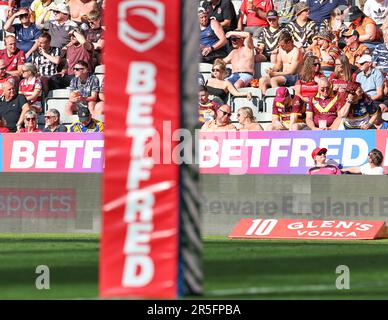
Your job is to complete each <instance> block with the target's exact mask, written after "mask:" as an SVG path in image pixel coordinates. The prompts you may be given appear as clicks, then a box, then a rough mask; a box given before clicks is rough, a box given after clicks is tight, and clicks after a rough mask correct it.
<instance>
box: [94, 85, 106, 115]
mask: <svg viewBox="0 0 388 320" xmlns="http://www.w3.org/2000/svg"><path fill="white" fill-rule="evenodd" d="M98 100H99V101H98V102H97V103H96V106H95V107H94V114H96V115H97V114H98V115H103V114H104V107H105V94H104V79H102V81H101V85H100V91H99V92H98Z"/></svg>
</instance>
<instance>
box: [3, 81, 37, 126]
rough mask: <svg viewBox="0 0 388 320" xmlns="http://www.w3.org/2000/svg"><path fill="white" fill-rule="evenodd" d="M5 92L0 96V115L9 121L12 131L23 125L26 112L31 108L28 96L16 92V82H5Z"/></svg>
mask: <svg viewBox="0 0 388 320" xmlns="http://www.w3.org/2000/svg"><path fill="white" fill-rule="evenodd" d="M3 90H4V93H3V95H2V96H1V97H0V117H3V118H4V119H5V121H6V123H7V128H8V129H9V131H11V132H16V129H17V128H19V127H21V126H22V123H23V119H24V114H25V113H26V112H27V111H28V110H29V109H30V106H29V105H28V102H27V100H26V98H25V97H24V96H23V95H22V94H16V91H15V88H14V84H13V83H11V82H9V81H6V82H5V83H4V84H3Z"/></svg>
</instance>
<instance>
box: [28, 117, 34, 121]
mask: <svg viewBox="0 0 388 320" xmlns="http://www.w3.org/2000/svg"><path fill="white" fill-rule="evenodd" d="M35 120H36V118H26V121H35Z"/></svg>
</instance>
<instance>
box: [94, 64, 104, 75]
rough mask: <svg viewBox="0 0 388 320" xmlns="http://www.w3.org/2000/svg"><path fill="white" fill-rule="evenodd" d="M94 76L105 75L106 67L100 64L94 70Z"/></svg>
mask: <svg viewBox="0 0 388 320" xmlns="http://www.w3.org/2000/svg"><path fill="white" fill-rule="evenodd" d="M94 74H105V66H104V65H103V64H99V65H98V66H96V67H95V68H94Z"/></svg>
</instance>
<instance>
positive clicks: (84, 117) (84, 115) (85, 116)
mask: <svg viewBox="0 0 388 320" xmlns="http://www.w3.org/2000/svg"><path fill="white" fill-rule="evenodd" d="M89 116H90V111H89V109H88V108H86V107H79V109H78V118H79V121H81V122H84V121H88V120H89Z"/></svg>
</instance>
